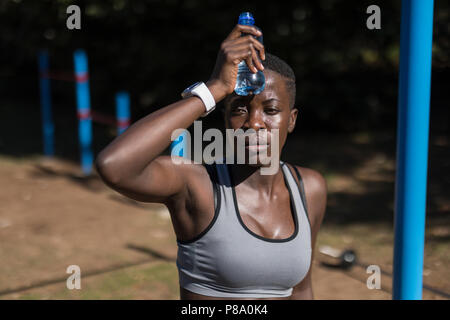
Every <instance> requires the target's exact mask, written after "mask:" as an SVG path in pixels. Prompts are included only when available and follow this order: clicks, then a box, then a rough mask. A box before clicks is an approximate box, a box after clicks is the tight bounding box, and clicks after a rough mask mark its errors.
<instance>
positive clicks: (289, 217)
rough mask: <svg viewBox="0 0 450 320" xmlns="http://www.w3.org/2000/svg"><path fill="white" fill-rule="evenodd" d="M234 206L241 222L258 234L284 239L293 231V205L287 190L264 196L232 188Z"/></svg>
mask: <svg viewBox="0 0 450 320" xmlns="http://www.w3.org/2000/svg"><path fill="white" fill-rule="evenodd" d="M234 198H235V206H236V210H237V214H238V216H239V218H240V220H241V223H242V224H243V225H244V226H243V227H246V228H247V229H249V230H250V231H251V232H253V233H255V234H256V235H258V236H261V237H264V238H269V239H286V238H289V237H290V236H291V235H292V234H293V233H294V231H295V221H294V217H293V210H294V208H293V205H292V206H291V199H290V194H289V192H288V190H284V191H283V190H281V191H279V192H277V193H276V194H274V195H272V196H270V197H269V196H265V195H263V194H261V193H258V192H255V191H254V190H250V189H248V188H247V189H245V188H238V187H236V188H235V190H234Z"/></svg>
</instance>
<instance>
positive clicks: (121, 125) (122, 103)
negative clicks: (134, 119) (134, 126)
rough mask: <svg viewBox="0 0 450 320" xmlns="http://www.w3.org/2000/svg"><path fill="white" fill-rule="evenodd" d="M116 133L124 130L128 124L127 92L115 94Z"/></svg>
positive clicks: (128, 105)
mask: <svg viewBox="0 0 450 320" xmlns="http://www.w3.org/2000/svg"><path fill="white" fill-rule="evenodd" d="M116 118H117V135H120V134H121V133H122V132H124V131H125V130H126V129H127V128H128V126H129V125H130V96H129V95H128V93H127V92H123V91H122V92H118V93H117V94H116Z"/></svg>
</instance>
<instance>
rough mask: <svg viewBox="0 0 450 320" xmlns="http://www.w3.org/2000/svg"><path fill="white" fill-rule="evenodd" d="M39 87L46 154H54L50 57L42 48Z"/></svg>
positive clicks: (39, 56) (39, 59)
mask: <svg viewBox="0 0 450 320" xmlns="http://www.w3.org/2000/svg"><path fill="white" fill-rule="evenodd" d="M38 65H39V87H40V92H41V118H42V138H43V145H44V155H46V156H50V157H51V156H53V154H54V137H53V134H54V126H53V118H52V100H51V95H50V79H49V77H48V75H49V58H48V51H47V50H42V51H40V52H39V54H38Z"/></svg>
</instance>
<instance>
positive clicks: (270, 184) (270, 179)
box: [228, 164, 283, 195]
mask: <svg viewBox="0 0 450 320" xmlns="http://www.w3.org/2000/svg"><path fill="white" fill-rule="evenodd" d="M228 168H229V169H230V170H229V173H230V175H231V177H232V181H233V183H234V186H238V185H241V184H242V185H244V186H247V187H250V188H252V189H255V190H258V191H260V192H263V193H266V194H268V195H271V194H272V190H273V189H274V186H275V185H276V184H277V183H279V180H280V179H283V173H282V172H281V168H278V171H277V173H276V174H272V175H263V174H261V167H254V166H249V165H246V164H230V165H228Z"/></svg>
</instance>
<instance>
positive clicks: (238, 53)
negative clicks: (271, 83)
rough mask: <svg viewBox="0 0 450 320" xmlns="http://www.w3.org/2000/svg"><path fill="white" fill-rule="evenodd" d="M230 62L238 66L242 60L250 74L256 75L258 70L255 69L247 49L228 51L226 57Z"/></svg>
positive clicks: (250, 53)
mask: <svg viewBox="0 0 450 320" xmlns="http://www.w3.org/2000/svg"><path fill="white" fill-rule="evenodd" d="M228 57H229V59H230V61H232V62H233V63H234V64H239V63H240V62H241V61H242V60H245V62H246V63H247V66H248V68H249V69H250V71H251V72H253V73H256V72H257V71H258V69H256V68H255V66H254V65H253V61H252V51H251V49H249V48H248V47H243V48H241V49H239V50H234V51H230V53H229V55H228Z"/></svg>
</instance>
